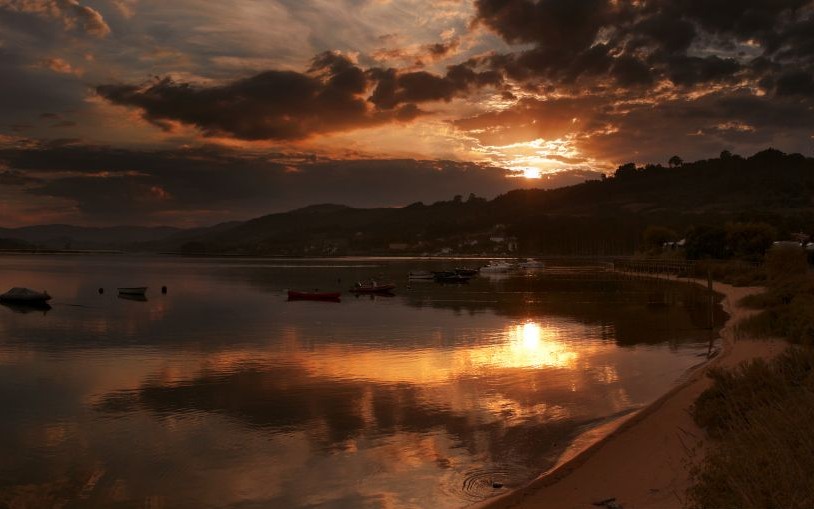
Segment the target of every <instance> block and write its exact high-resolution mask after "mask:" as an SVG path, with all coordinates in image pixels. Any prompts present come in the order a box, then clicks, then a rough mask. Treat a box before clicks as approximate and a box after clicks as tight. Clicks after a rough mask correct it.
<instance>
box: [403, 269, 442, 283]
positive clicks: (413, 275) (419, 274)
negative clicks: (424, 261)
mask: <svg viewBox="0 0 814 509" xmlns="http://www.w3.org/2000/svg"><path fill="white" fill-rule="evenodd" d="M407 279H408V280H410V281H434V280H435V274H433V273H432V272H430V271H428V270H416V271H411V272H410V274H409V275H408V276H407Z"/></svg>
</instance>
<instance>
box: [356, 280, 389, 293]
mask: <svg viewBox="0 0 814 509" xmlns="http://www.w3.org/2000/svg"><path fill="white" fill-rule="evenodd" d="M395 289H396V285H394V284H391V283H377V282H376V281H368V282H366V283H362V282H359V283H356V284H355V285H353V287H352V288H351V289H350V291H351V292H353V293H390V292H392V291H393V290H395Z"/></svg>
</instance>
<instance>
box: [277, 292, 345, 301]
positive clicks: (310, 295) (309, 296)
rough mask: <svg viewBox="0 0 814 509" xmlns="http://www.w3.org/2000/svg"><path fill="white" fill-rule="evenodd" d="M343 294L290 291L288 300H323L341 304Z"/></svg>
mask: <svg viewBox="0 0 814 509" xmlns="http://www.w3.org/2000/svg"><path fill="white" fill-rule="evenodd" d="M341 295H342V294H341V293H340V292H297V291H294V290H289V291H288V300H322V301H330V302H339V298H340V296H341Z"/></svg>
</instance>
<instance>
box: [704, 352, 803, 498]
mask: <svg viewBox="0 0 814 509" xmlns="http://www.w3.org/2000/svg"><path fill="white" fill-rule="evenodd" d="M710 376H711V377H712V378H713V381H714V383H713V386H712V387H711V388H710V389H708V390H707V391H706V392H704V393H703V394H702V395H701V397H700V398H699V399H698V400H697V401H696V403H695V406H694V408H693V417H694V418H695V420H696V422H698V424H699V425H701V426H703V427H705V428H706V429H707V430H708V432H709V434H710V436H711V437H713V438H714V439H715V440H714V442H713V443H712V444H711V447H710V449H709V450H708V452H707V455H706V457H705V459H704V462H703V463H702V464H701V465H699V466H698V467H696V468H695V469H694V470H693V472H692V477H693V481H694V485H693V487H692V488H691V489H690V490H689V492H688V505H689V507H691V508H694V509H695V508H697V509H701V508H730V507H732V508H745V509H751V508H755V509H757V508H801V509H802V508H812V507H814V432H812V423H814V350H812V349H811V348H809V347H794V348H791V349H789V350H788V351H787V352H786V353H784V354H782V355H781V356H779V357H778V358H777V359H775V360H773V361H772V362H766V361H763V360H755V361H752V362H750V363H747V364H743V365H741V366H739V367H738V368H736V369H734V370H721V369H717V370H713V371H711V373H710Z"/></svg>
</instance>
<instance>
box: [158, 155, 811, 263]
mask: <svg viewBox="0 0 814 509" xmlns="http://www.w3.org/2000/svg"><path fill="white" fill-rule="evenodd" d="M727 221H764V222H768V223H771V224H773V225H774V226H776V227H777V228H778V229H779V231H780V232H786V233H788V232H791V231H799V230H806V231H807V230H811V229H813V228H814V159H811V158H806V157H804V156H802V155H800V154H790V155H787V154H783V153H782V152H779V151H777V150H773V149H769V150H765V151H763V152H759V153H757V154H755V155H753V156H752V157H749V158H742V157H740V156H736V155H731V154H729V153H727V152H724V153H722V155H721V157H720V158H717V159H710V160H704V161H696V162H694V163H687V164H682V165H677V166H676V167H663V166H661V165H647V166H644V167H636V166H635V165H633V164H632V163H630V164H626V165H622V166H620V167H619V168H618V169H617V170H616V172H615V173H614V175H612V176H609V177H608V178H604V179H602V180H592V181H586V182H584V183H582V184H578V185H574V186H569V187H564V188H559V189H552V190H536V189H535V190H517V191H511V192H509V193H506V194H504V195H501V196H499V197H497V198H495V199H494V200H491V201H487V200H485V199H482V198H477V197H474V196H470V197H469V199H460V197H458V198H457V199H454V200H452V201H445V202H437V203H434V204H431V205H425V204H423V203H416V204H413V205H410V206H408V207H403V208H378V209H355V208H351V207H345V206H341V205H315V206H312V207H307V208H304V209H299V210H294V211H291V212H286V213H280V214H271V215H268V216H263V217H259V218H256V219H252V220H250V221H247V222H245V223H241V224H239V225H237V226H234V227H231V228H223V229H221V230H219V231H211V232H207V233H206V234H203V235H197V236H186V239H187V240H186V242H184V243H183V244H180V245H177V246H173V248H177V249H179V250H182V251H185V252H188V253H233V254H255V255H319V254H324V255H332V254H401V253H405V254H406V253H413V254H415V253H438V252H456V253H484V254H490V253H498V252H506V251H508V250H510V249H512V250H513V252H517V253H529V254H536V253H542V254H623V253H630V252H633V251H634V250H635V249H636V247H637V245H638V243H639V241H640V239H641V234H642V231H643V230H644V229H645V228H646V227H647V226H649V225H661V226H668V227H670V228H673V229H675V230H677V231H678V232H679V233H681V232H682V231H684V230H686V229H687V228H688V227H690V226H692V225H697V224H705V223H709V224H722V223H724V222H727ZM167 247H169V246H167Z"/></svg>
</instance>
